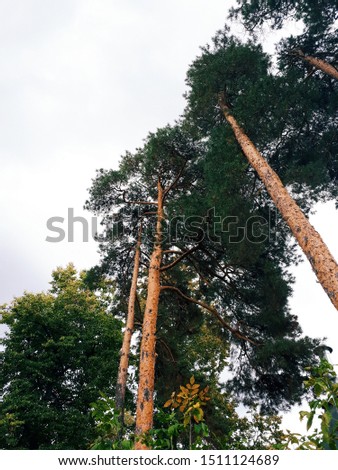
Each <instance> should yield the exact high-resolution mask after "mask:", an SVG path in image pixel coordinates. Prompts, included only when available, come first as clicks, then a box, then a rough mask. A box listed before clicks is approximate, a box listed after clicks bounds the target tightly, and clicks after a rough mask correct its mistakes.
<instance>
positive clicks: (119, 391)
mask: <svg viewBox="0 0 338 470" xmlns="http://www.w3.org/2000/svg"><path fill="white" fill-rule="evenodd" d="M141 237H142V222H141V223H140V228H139V232H138V238H137V242H136V247H135V256H134V268H133V275H132V280H131V286H130V293H129V301H128V313H127V320H126V329H125V331H124V335H123V342H122V348H121V356H120V365H119V370H118V375H117V384H116V396H115V404H116V408H117V409H118V410H119V411H120V419H121V423H122V426H123V424H124V402H125V396H126V387H127V377H128V365H129V355H130V344H131V338H132V335H133V331H134V317H135V301H136V295H137V279H138V272H139V266H140V258H141Z"/></svg>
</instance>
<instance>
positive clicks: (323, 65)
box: [291, 49, 338, 80]
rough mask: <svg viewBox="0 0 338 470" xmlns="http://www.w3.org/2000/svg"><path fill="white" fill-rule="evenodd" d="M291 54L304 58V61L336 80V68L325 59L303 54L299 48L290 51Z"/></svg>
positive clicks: (337, 72) (337, 75)
mask: <svg viewBox="0 0 338 470" xmlns="http://www.w3.org/2000/svg"><path fill="white" fill-rule="evenodd" d="M291 54H293V55H295V56H297V57H299V58H300V59H302V60H304V62H307V63H308V64H311V65H312V66H313V67H315V68H316V69H319V70H321V71H322V72H324V73H326V74H327V75H330V77H333V78H335V79H336V80H338V70H337V69H336V68H335V67H334V66H333V65H331V64H329V63H328V62H326V61H325V60H322V59H318V58H317V57H313V56H311V55H305V54H304V53H303V52H302V51H301V50H300V49H296V50H293V51H291Z"/></svg>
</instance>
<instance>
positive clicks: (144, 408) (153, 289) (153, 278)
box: [135, 181, 163, 450]
mask: <svg viewBox="0 0 338 470" xmlns="http://www.w3.org/2000/svg"><path fill="white" fill-rule="evenodd" d="M157 187H158V199H157V201H158V203H157V223H156V233H155V243H154V250H153V253H152V255H151V258H150V264H149V275H148V293H147V301H146V307H145V312H144V318H143V327H142V342H141V350H140V366H139V371H140V376H139V385H138V394H137V403H136V436H139V437H141V436H142V434H143V433H145V432H147V431H149V430H150V429H151V428H152V425H153V413H154V385H155V361H156V354H155V346H156V323H157V315H158V304H159V299H160V292H161V286H160V279H161V277H160V276H161V273H160V269H161V262H162V221H163V188H162V186H161V183H160V181H159V182H158V185H157ZM135 449H137V450H144V449H147V446H146V445H144V444H143V443H142V440H137V441H136V444H135Z"/></svg>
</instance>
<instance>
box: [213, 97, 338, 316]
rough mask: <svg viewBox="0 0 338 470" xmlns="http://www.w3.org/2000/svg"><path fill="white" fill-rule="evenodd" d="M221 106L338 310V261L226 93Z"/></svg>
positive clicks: (221, 99) (247, 155)
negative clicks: (245, 128)
mask: <svg viewBox="0 0 338 470" xmlns="http://www.w3.org/2000/svg"><path fill="white" fill-rule="evenodd" d="M220 106H221V109H222V111H223V114H224V117H225V119H226V120H227V121H228V123H229V124H230V126H231V127H232V130H233V132H234V134H235V136H236V139H237V141H238V143H239V145H240V146H241V148H242V151H243V153H244V155H245V156H246V158H247V159H248V161H249V163H250V164H251V166H252V167H253V168H254V169H255V170H256V172H257V173H258V176H259V177H260V179H261V180H262V182H263V184H264V185H265V187H266V189H267V191H268V193H269V194H270V196H271V198H272V200H273V202H274V203H275V205H276V207H277V208H278V210H279V211H280V213H281V215H282V217H283V219H284V220H285V222H286V223H287V224H288V226H289V227H290V229H291V231H292V233H293V235H294V236H295V238H296V240H297V241H298V243H299V245H300V247H301V248H302V250H303V252H304V253H305V255H306V257H307V258H308V260H309V262H310V264H311V266H312V269H313V270H314V272H315V274H316V276H317V278H318V281H319V282H320V283H321V285H322V287H323V289H324V290H325V292H326V294H327V295H328V297H329V299H330V300H331V302H332V303H333V305H334V306H335V307H336V309H337V310H338V265H337V263H336V261H335V259H334V258H333V256H332V255H331V253H330V251H329V250H328V248H327V246H326V245H325V243H324V242H323V240H322V238H321V237H320V235H319V233H318V232H316V230H315V229H314V228H313V227H312V225H311V224H310V222H309V220H308V219H307V218H306V217H305V215H304V214H303V212H302V211H301V209H300V208H299V207H298V205H297V204H296V203H295V201H294V200H293V199H292V197H291V196H290V194H289V193H288V191H287V190H286V188H285V187H284V186H283V183H282V182H281V180H280V178H279V176H278V175H277V174H276V173H275V171H274V170H273V169H272V168H271V167H270V165H269V164H268V163H267V162H266V160H265V159H264V157H263V156H262V155H261V154H260V153H259V152H258V150H257V149H256V147H255V146H254V144H253V143H252V142H251V140H250V139H249V137H248V136H247V135H246V134H245V133H244V131H243V129H241V127H240V126H239V124H238V123H237V121H236V119H235V118H234V116H233V115H232V114H231V113H230V111H229V108H228V107H227V105H226V104H225V100H224V96H223V94H221V95H220Z"/></svg>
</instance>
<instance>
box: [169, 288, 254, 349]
mask: <svg viewBox="0 0 338 470" xmlns="http://www.w3.org/2000/svg"><path fill="white" fill-rule="evenodd" d="M161 290H172V291H174V292H176V294H178V295H179V296H180V297H182V298H183V299H185V300H187V301H188V302H191V303H193V304H196V305H199V306H200V307H202V308H204V309H205V310H208V312H210V313H212V314H213V315H214V316H215V317H216V318H217V320H218V321H219V322H220V323H221V324H222V325H223V326H224V328H225V329H227V330H228V331H230V333H231V334H233V335H234V336H236V337H237V338H239V339H241V340H243V341H248V342H249V343H251V344H253V345H254V346H259V344H258V343H256V342H255V341H253V340H252V339H250V338H248V337H247V336H245V335H243V334H242V333H241V332H240V331H238V330H235V328H232V327H231V326H230V325H229V324H228V323H227V322H226V321H225V320H224V319H223V318H222V317H221V315H220V314H219V313H218V312H217V310H216V309H214V308H213V307H211V306H210V305H208V304H206V303H205V302H202V301H201V300H196V299H193V298H192V297H188V296H187V295H185V294H183V292H182V291H181V290H180V289H178V288H177V287H174V286H161Z"/></svg>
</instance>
